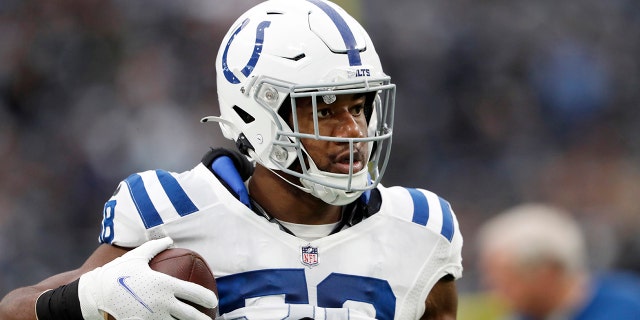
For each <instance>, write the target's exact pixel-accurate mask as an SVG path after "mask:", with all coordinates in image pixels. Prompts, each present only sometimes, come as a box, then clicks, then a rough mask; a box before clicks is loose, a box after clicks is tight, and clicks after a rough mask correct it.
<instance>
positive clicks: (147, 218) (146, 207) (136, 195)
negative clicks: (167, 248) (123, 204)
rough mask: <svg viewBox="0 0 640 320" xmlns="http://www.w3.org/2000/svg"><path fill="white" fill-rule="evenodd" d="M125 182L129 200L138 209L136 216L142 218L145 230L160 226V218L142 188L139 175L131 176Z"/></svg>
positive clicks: (142, 184)
mask: <svg viewBox="0 0 640 320" xmlns="http://www.w3.org/2000/svg"><path fill="white" fill-rule="evenodd" d="M125 182H126V183H127V185H128V186H129V193H130V194H131V199H133V203H134V204H135V205H136V209H138V214H139V215H140V218H142V222H143V223H144V226H145V228H147V229H149V228H153V227H155V226H158V225H161V224H162V218H161V217H160V214H159V213H158V210H156V207H155V206H154V205H153V202H151V198H149V194H148V193H147V189H146V188H145V187H144V182H143V181H142V177H141V176H140V175H139V174H132V175H130V176H129V177H128V178H127V179H125Z"/></svg>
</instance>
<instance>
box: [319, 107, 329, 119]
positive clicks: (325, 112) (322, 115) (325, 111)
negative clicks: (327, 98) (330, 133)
mask: <svg viewBox="0 0 640 320" xmlns="http://www.w3.org/2000/svg"><path fill="white" fill-rule="evenodd" d="M330 115H331V109H330V108H322V109H318V119H324V118H328V117H329V116H330Z"/></svg>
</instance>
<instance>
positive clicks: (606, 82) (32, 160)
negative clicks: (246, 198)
mask: <svg viewBox="0 0 640 320" xmlns="http://www.w3.org/2000/svg"><path fill="white" fill-rule="evenodd" d="M257 2H258V1H255V0H251V1H250V0H234V1H223V0H184V1H172V0H156V1H130V0H110V1H107V0H100V1H98V0H48V1H33V0H3V1H1V2H0V177H1V178H0V296H3V295H4V294H6V293H7V292H8V291H9V290H11V289H12V288H15V287H18V286H24V285H28V284H32V283H35V282H37V281H39V280H41V279H43V278H45V277H48V276H50V275H52V274H55V273H58V272H61V271H64V270H68V269H71V268H75V267H77V266H79V265H80V264H81V262H82V261H83V260H84V259H85V258H86V257H87V256H88V255H89V254H90V252H92V251H93V249H94V248H95V247H96V246H97V243H98V242H97V238H98V235H99V233H100V220H101V217H102V207H103V204H104V202H105V201H106V200H107V199H108V198H109V196H110V194H111V193H112V192H113V191H114V190H115V187H116V186H117V184H118V182H119V181H120V180H122V179H124V178H126V177H127V176H128V175H129V174H131V173H133V172H137V171H142V170H147V169H156V168H162V169H166V170H171V171H178V172H179V171H184V170H188V169H190V168H192V167H193V165H194V164H195V163H197V162H198V161H199V160H200V158H201V156H202V155H203V154H204V152H206V150H207V148H208V147H209V146H230V144H229V142H227V141H226V140H224V138H223V137H222V135H221V134H220V133H219V129H218V127H217V126H216V125H214V126H211V125H205V124H200V123H199V119H200V118H201V117H203V116H206V115H218V114H219V112H218V108H217V96H216V90H215V74H214V71H215V66H214V62H215V56H216V54H217V50H218V46H219V43H220V41H221V40H222V37H223V35H224V33H225V32H226V31H227V29H228V28H229V27H230V25H231V23H232V22H233V21H234V20H235V19H236V18H237V16H239V15H240V14H241V13H242V12H243V11H245V10H246V9H248V8H249V7H251V6H252V5H254V4H255V3H257ZM337 2H338V3H339V4H341V5H343V6H344V7H345V9H347V11H349V12H350V13H352V14H353V15H354V16H356V17H357V18H358V19H359V20H360V21H361V22H362V23H363V25H365V28H367V29H368V30H369V34H370V36H371V37H372V39H373V41H374V43H375V45H376V48H377V51H378V53H379V55H380V57H381V59H382V62H383V66H384V67H385V71H386V72H387V73H388V74H389V75H391V76H392V79H393V80H394V82H395V83H396V84H397V86H398V92H397V104H396V118H395V119H396V122H395V130H394V131H395V132H394V142H393V156H392V158H391V162H390V165H389V167H388V170H387V173H386V176H385V178H384V180H383V183H384V184H385V185H397V184H400V185H404V186H411V187H421V188H426V189H429V190H431V191H434V192H436V193H438V194H439V195H440V196H442V197H444V198H446V199H447V200H449V201H450V203H451V204H452V206H453V208H454V210H455V212H456V214H457V215H458V219H459V222H460V226H461V229H462V232H463V234H464V236H465V240H466V241H465V247H464V252H463V257H464V267H465V275H464V278H463V279H462V280H460V282H459V284H458V288H459V290H460V292H461V294H462V295H465V296H466V295H469V296H471V295H473V294H474V293H476V292H478V291H480V290H481V289H482V288H481V284H480V283H479V281H478V277H477V271H476V270H477V268H476V252H475V251H476V250H475V249H474V241H473V238H474V236H475V231H476V228H477V226H478V225H479V224H480V223H481V222H482V221H483V220H486V219H487V218H488V217H490V216H492V215H493V214H496V213H497V212H498V211H500V210H502V209H504V208H507V207H510V206H512V205H514V204H517V203H519V202H523V201H544V202H549V203H553V204H556V205H559V206H562V207H564V208H566V209H568V210H570V211H571V212H573V214H575V215H576V217H577V218H578V219H579V221H580V222H581V224H582V225H583V227H584V228H585V230H587V235H588V237H589V244H590V247H589V249H590V251H591V258H592V261H591V265H592V268H593V270H604V269H614V268H615V269H626V270H635V271H640V236H639V235H638V230H640V229H639V228H640V140H639V139H638V136H639V135H640V108H639V107H640V106H639V104H640V2H638V1H635V0H608V1H600V0H580V1H578V0H568V1H560V2H559V1H551V0H537V1H528V0H509V1H506V0H483V1H470V0H453V1H452V0H427V1H423V0H396V1H387V0H367V1H348V0H343V1H337Z"/></svg>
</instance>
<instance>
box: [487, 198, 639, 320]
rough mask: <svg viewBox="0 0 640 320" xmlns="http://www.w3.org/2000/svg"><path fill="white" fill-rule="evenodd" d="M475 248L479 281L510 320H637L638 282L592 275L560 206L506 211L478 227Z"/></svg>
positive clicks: (580, 238) (576, 231) (581, 241)
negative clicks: (493, 296) (499, 303)
mask: <svg viewBox="0 0 640 320" xmlns="http://www.w3.org/2000/svg"><path fill="white" fill-rule="evenodd" d="M477 244H478V246H479V248H480V250H479V255H480V269H481V274H482V277H483V281H484V283H485V284H486V285H487V286H488V287H489V289H490V290H491V291H492V293H494V294H495V295H496V296H497V298H498V299H499V300H500V301H501V302H503V303H504V304H505V305H506V306H507V307H508V308H509V310H510V315H509V316H508V318H509V319H518V320H525V319H526V320H551V319H553V320H556V319H558V320H560V319H567V320H568V319H571V320H587V319H589V320H595V319H640V280H639V279H638V278H637V277H636V276H634V275H631V274H621V273H615V274H613V273H609V274H607V275H593V274H591V273H590V271H589V268H588V255H587V248H586V243H585V237H584V235H583V232H582V230H581V228H580V225H579V224H578V223H577V221H575V220H574V218H573V217H572V216H571V214H570V213H568V212H566V211H564V210H563V209H561V208H557V207H554V206H551V205H547V204H540V203H527V204H522V205H518V206H516V207H513V208H510V209H508V210H506V211H504V212H502V213H500V214H498V215H497V216H495V217H493V218H492V219H490V220H489V221H487V222H486V223H485V224H484V225H482V226H481V228H480V230H479V234H478V243H477Z"/></svg>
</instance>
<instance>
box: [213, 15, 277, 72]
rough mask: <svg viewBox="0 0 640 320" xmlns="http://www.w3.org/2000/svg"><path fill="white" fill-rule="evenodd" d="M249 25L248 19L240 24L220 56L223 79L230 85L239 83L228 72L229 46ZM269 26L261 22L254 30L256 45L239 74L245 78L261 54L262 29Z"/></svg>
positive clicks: (267, 23) (266, 22) (265, 22)
mask: <svg viewBox="0 0 640 320" xmlns="http://www.w3.org/2000/svg"><path fill="white" fill-rule="evenodd" d="M247 24H249V19H248V18H247V19H245V20H244V21H243V22H242V24H241V25H240V26H239V27H238V29H236V31H234V32H233V34H232V35H231V37H230V38H229V41H228V42H227V46H226V47H225V48H224V53H223V54H222V72H223V73H224V77H225V78H226V79H227V81H229V82H230V83H232V84H238V83H240V79H238V78H237V77H236V75H235V74H233V72H231V70H229V65H228V64H227V53H228V52H229V46H231V42H233V39H235V37H236V35H237V34H238V33H240V31H242V29H244V27H246V26H247ZM270 25H271V22H270V21H262V22H260V24H258V28H257V29H256V43H255V45H254V46H253V53H252V54H251V58H249V62H247V65H245V66H244V68H242V70H241V72H242V74H244V76H245V77H248V76H249V75H250V74H251V72H252V71H253V68H255V66H256V64H257V63H258V59H260V53H262V44H263V43H264V29H266V28H268V27H269V26H270Z"/></svg>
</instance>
